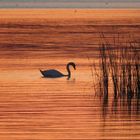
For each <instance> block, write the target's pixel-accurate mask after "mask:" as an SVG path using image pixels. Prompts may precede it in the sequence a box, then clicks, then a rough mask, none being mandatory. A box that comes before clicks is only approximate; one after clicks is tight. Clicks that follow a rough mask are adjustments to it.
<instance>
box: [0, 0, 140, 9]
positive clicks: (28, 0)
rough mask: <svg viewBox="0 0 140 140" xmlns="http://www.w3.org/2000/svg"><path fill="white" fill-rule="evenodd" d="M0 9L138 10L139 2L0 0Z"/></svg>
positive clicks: (117, 0)
mask: <svg viewBox="0 0 140 140" xmlns="http://www.w3.org/2000/svg"><path fill="white" fill-rule="evenodd" d="M0 8H140V0H0Z"/></svg>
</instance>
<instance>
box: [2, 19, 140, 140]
mask: <svg viewBox="0 0 140 140" xmlns="http://www.w3.org/2000/svg"><path fill="white" fill-rule="evenodd" d="M118 21H119V20H118ZM98 22H99V21H98ZM126 22H127V21H126ZM128 30H129V34H128ZM139 30H140V26H139V25H127V24H124V25H116V24H111V25H105V24H102V25H98V24H94V23H92V22H91V21H90V20H86V21H84V20H83V19H80V20H78V21H77V22H75V21H74V20H69V21H67V20H59V19H58V20H48V19H44V20H38V19H30V20H29V19H28V20H27V19H25V20H21V19H20V18H19V19H14V20H13V19H3V20H2V21H1V22H0V93H1V94H0V139H3V140H9V139H10V140H16V139H17V140H29V139H30V140H35V139H36V140H46V139H48V140H52V139H59V140H63V139H95V140H98V139H107V140H109V139H110V140H112V139H121V140H123V139H124V140H126V139H130V140H132V139H134V140H138V139H140V117H139V100H136V99H133V100H127V99H124V100H120V99H114V98H113V96H112V94H110V95H109V98H108V99H107V98H105V97H104V98H103V97H102V98H100V97H99V96H97V95H96V94H95V92H94V88H93V84H92V82H93V80H92V73H91V67H90V65H91V63H92V60H93V61H94V62H96V60H97V58H98V51H97V50H98V46H99V44H100V43H101V38H100V37H101V36H100V35H101V34H100V32H103V33H104V34H105V37H106V39H107V40H109V41H110V42H113V41H114V39H113V37H115V38H117V36H118V34H120V36H121V38H120V39H119V41H118V40H117V39H116V42H117V41H118V42H122V43H126V42H127V41H128V40H129V41H130V38H131V39H132V41H134V40H135V42H138V41H139ZM87 57H89V58H90V60H88V58H87ZM69 61H73V62H75V63H76V64H77V70H76V71H74V70H72V77H71V79H70V80H67V79H66V78H60V79H46V78H42V77H41V74H40V72H39V69H51V68H54V69H58V70H60V71H62V72H63V73H66V69H65V67H66V64H67V62H69Z"/></svg>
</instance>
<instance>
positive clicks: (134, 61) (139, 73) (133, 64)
mask: <svg viewBox="0 0 140 140" xmlns="http://www.w3.org/2000/svg"><path fill="white" fill-rule="evenodd" d="M102 38H103V39H104V40H105V38H104V36H103V35H102ZM118 40H119V39H118ZM139 49H140V44H135V43H131V42H128V43H126V44H125V45H124V44H120V43H116V42H115V41H114V44H110V43H108V42H107V41H104V42H103V43H101V45H100V46H99V65H98V75H97V74H96V75H95V76H96V77H95V79H96V78H97V79H98V86H99V88H100V90H101V93H102V94H103V95H104V97H108V94H109V93H113V95H114V98H118V97H120V98H124V97H126V95H127V98H129V99H130V98H132V97H133V96H135V97H137V98H140V52H139V51H140V50H139ZM93 67H95V66H93ZM94 70H95V68H94ZM95 71H96V73H97V68H96V70H95ZM93 73H95V72H93ZM110 87H112V88H110ZM109 89H110V90H109Z"/></svg>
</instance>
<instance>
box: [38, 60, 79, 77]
mask: <svg viewBox="0 0 140 140" xmlns="http://www.w3.org/2000/svg"><path fill="white" fill-rule="evenodd" d="M70 66H72V67H73V68H74V70H76V64H75V63H74V62H69V63H68V64H67V65H66V69H67V72H68V74H66V75H65V74H63V73H61V72H59V71H58V70H55V69H49V70H44V71H43V70H40V72H41V74H42V75H43V76H44V77H45V78H60V77H65V76H66V77H68V79H70V77H71V71H70Z"/></svg>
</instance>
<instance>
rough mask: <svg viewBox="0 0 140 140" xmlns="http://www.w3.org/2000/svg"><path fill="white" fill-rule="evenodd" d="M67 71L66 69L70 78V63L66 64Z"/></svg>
mask: <svg viewBox="0 0 140 140" xmlns="http://www.w3.org/2000/svg"><path fill="white" fill-rule="evenodd" d="M67 71H68V78H70V77H71V71H70V65H67Z"/></svg>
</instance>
